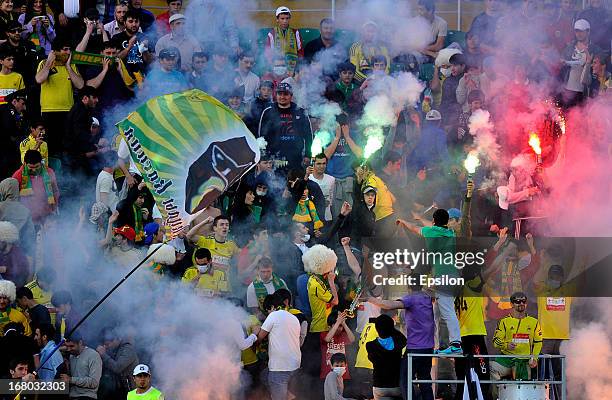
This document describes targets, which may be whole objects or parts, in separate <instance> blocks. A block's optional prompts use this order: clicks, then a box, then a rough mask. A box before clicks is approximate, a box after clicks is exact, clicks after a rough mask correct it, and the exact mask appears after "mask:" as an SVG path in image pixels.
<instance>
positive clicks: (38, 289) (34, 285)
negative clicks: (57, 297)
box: [25, 267, 57, 325]
mask: <svg viewBox="0 0 612 400" xmlns="http://www.w3.org/2000/svg"><path fill="white" fill-rule="evenodd" d="M55 278H56V274H55V270H54V269H53V268H51V267H43V268H41V269H40V270H38V271H36V275H35V276H34V279H33V280H32V281H30V282H28V283H26V285H25V287H27V288H28V289H30V290H31V291H32V295H33V296H34V301H35V302H37V303H38V304H42V305H43V306H45V307H47V310H49V315H50V316H51V325H54V324H55V316H56V314H57V310H56V309H55V307H54V306H53V304H52V303H51V297H52V296H53V292H51V285H52V284H53V283H54V282H55Z"/></svg>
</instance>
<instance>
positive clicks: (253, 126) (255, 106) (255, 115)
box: [244, 97, 273, 136]
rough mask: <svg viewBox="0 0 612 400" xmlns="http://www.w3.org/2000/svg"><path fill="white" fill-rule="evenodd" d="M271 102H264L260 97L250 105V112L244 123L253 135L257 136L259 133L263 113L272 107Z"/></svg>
mask: <svg viewBox="0 0 612 400" xmlns="http://www.w3.org/2000/svg"><path fill="white" fill-rule="evenodd" d="M272 104H273V103H272V101H271V100H262V99H260V98H259V97H256V98H255V100H253V101H252V102H251V103H250V105H249V112H248V114H247V116H246V117H245V119H244V123H245V124H246V126H247V127H248V128H249V130H250V131H251V132H252V133H253V135H256V136H257V133H258V132H257V131H258V130H259V120H260V119H261V113H263V110H265V109H266V108H268V107H270V106H271V105H272Z"/></svg>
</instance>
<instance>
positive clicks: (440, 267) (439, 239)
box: [421, 226, 459, 277]
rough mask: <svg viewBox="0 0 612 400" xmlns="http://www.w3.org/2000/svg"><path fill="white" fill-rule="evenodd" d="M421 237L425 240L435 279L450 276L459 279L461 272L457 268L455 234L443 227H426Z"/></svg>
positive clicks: (422, 230) (422, 229)
mask: <svg viewBox="0 0 612 400" xmlns="http://www.w3.org/2000/svg"><path fill="white" fill-rule="evenodd" d="M421 235H423V237H424V238H425V244H426V245H427V252H428V253H429V254H428V259H429V264H431V265H432V272H433V276H434V277H439V276H442V275H448V276H449V277H458V276H459V270H458V269H457V268H455V262H454V259H455V245H456V241H455V233H454V232H453V231H452V230H451V229H447V228H443V227H441V226H424V227H422V228H421Z"/></svg>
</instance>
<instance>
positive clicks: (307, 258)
mask: <svg viewBox="0 0 612 400" xmlns="http://www.w3.org/2000/svg"><path fill="white" fill-rule="evenodd" d="M337 261H338V257H337V256H336V253H334V251H333V250H332V249H330V248H328V247H325V246H323V245H322V244H316V245H314V246H312V247H311V248H310V249H309V250H308V251H307V252H306V253H305V254H304V255H303V256H302V262H303V263H304V271H306V272H310V273H313V274H318V275H324V274H326V273H328V272H331V271H333V269H334V268H336V262H337Z"/></svg>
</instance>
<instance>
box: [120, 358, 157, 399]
mask: <svg viewBox="0 0 612 400" xmlns="http://www.w3.org/2000/svg"><path fill="white" fill-rule="evenodd" d="M133 375H134V382H136V389H134V390H132V391H131V392H129V393H128V395H127V400H164V394H163V393H162V392H160V391H159V389H156V388H154V387H153V386H151V370H150V369H149V366H148V365H145V364H138V365H137V366H136V368H134V373H133Z"/></svg>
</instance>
